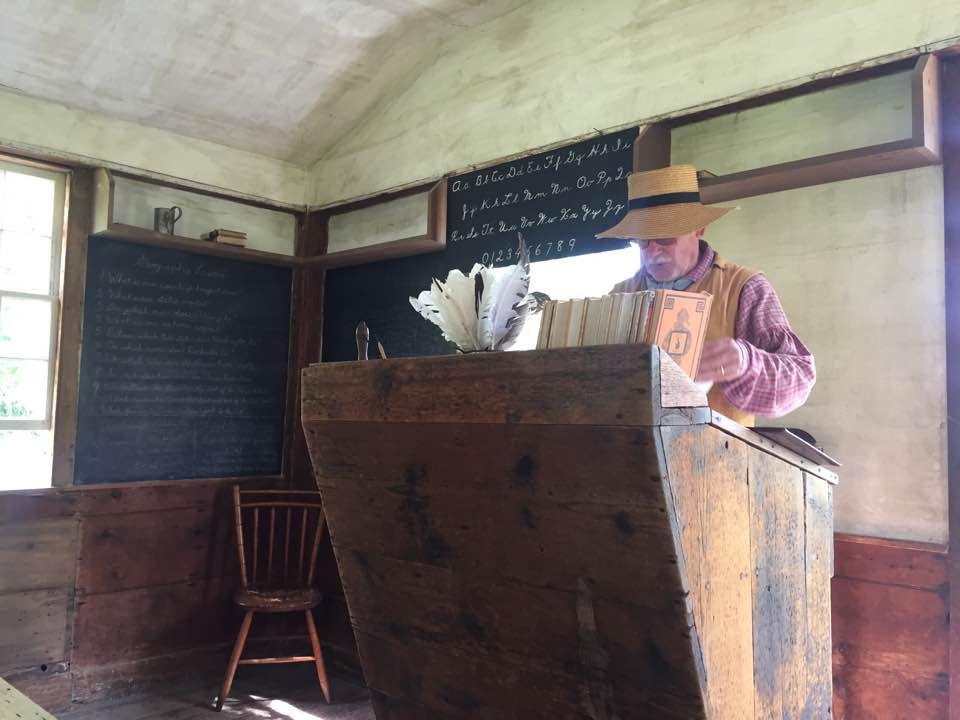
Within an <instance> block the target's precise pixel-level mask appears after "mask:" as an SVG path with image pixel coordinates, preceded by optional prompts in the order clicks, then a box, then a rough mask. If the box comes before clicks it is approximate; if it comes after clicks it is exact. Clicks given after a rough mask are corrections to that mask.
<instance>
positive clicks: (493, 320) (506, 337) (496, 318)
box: [410, 233, 549, 352]
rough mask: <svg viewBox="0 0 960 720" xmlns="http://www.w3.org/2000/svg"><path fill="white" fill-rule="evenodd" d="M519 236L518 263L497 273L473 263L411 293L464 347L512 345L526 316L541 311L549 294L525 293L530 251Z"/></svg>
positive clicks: (425, 314) (416, 306)
mask: <svg viewBox="0 0 960 720" xmlns="http://www.w3.org/2000/svg"><path fill="white" fill-rule="evenodd" d="M518 235H519V233H518ZM519 238H520V247H519V250H518V253H517V264H516V265H514V266H512V267H509V268H506V269H505V271H504V272H503V273H502V274H499V276H498V274H497V273H495V272H494V271H493V269H492V268H490V267H486V266H484V265H480V264H476V265H474V266H473V268H471V270H470V274H469V275H464V274H463V273H462V272H461V271H460V270H457V269H454V270H451V271H450V273H449V274H448V275H447V280H446V282H445V283H441V282H440V281H439V280H437V279H436V278H434V280H433V283H432V284H431V286H430V289H429V290H424V291H423V292H421V293H420V295H419V296H418V297H416V298H413V297H411V298H410V305H411V306H412V307H413V309H414V310H416V311H417V312H418V313H420V314H421V315H422V316H423V317H425V318H426V319H427V320H429V321H430V322H432V323H434V324H435V325H437V326H438V327H439V328H440V330H441V331H442V332H443V337H444V338H445V339H446V340H449V341H450V342H452V343H454V344H455V345H456V346H457V347H458V348H460V350H462V351H463V352H472V351H475V350H504V349H506V348H508V347H510V346H511V345H512V344H513V343H514V342H515V341H516V339H517V336H518V335H519V334H520V331H521V329H522V328H523V324H524V320H525V319H526V316H527V315H529V314H532V313H535V312H539V310H540V309H541V308H542V307H543V304H544V303H545V302H546V300H549V298H548V297H547V296H546V295H544V294H543V293H532V294H531V295H529V296H528V295H527V292H528V290H529V289H530V252H529V250H528V249H527V246H526V243H525V242H524V240H523V236H522V235H519Z"/></svg>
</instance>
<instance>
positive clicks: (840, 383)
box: [707, 167, 947, 543]
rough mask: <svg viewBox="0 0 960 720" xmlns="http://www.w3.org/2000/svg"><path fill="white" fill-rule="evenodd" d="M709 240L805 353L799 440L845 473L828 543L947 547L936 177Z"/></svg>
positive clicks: (847, 188)
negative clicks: (865, 540)
mask: <svg viewBox="0 0 960 720" xmlns="http://www.w3.org/2000/svg"><path fill="white" fill-rule="evenodd" d="M737 204H738V205H739V206H740V208H741V209H740V210H739V211H738V212H733V213H730V214H729V215H727V216H726V217H725V218H724V219H723V220H721V221H719V222H717V223H716V224H715V225H713V226H711V227H710V229H708V231H707V239H708V240H709V241H710V242H711V243H712V244H713V245H714V246H715V247H716V248H717V249H718V250H719V251H720V252H721V253H722V254H723V255H724V256H725V257H728V258H729V259H730V260H732V261H734V262H738V263H741V264H744V265H749V266H752V267H756V268H758V269H761V270H763V271H764V272H765V273H766V275H767V277H768V278H769V280H770V281H771V283H773V286H774V287H775V288H776V290H777V292H778V294H779V295H780V298H781V300H782V302H783V305H784V308H785V309H786V311H787V315H788V317H789V318H790V321H791V323H792V324H793V326H794V329H795V330H796V331H797V334H798V335H799V336H800V337H801V338H802V339H803V341H804V342H805V343H806V344H807V345H808V347H809V348H810V350H811V351H812V352H813V353H814V356H815V357H816V362H817V384H816V386H815V388H814V390H813V392H812V393H811V395H810V399H809V401H808V402H807V404H806V405H805V406H804V407H802V408H801V409H800V410H798V411H796V412H794V413H792V414H791V415H788V416H787V417H785V418H782V419H781V420H779V421H776V422H771V423H770V424H778V425H788V426H795V427H802V428H805V429H807V430H809V431H810V432H812V433H813V434H814V436H815V437H816V438H817V439H818V440H819V441H820V442H821V443H822V444H823V445H824V447H825V448H826V449H827V450H828V451H829V452H831V453H832V454H834V455H835V456H836V457H837V459H839V460H840V461H841V462H843V464H844V467H843V468H841V469H840V486H839V488H838V489H837V491H836V493H835V495H834V498H835V502H836V516H835V522H836V529H837V531H839V532H850V533H859V534H864V535H874V536H880V537H890V538H903V539H909V540H919V541H927V542H940V543H943V542H946V540H947V481H946V429H945V426H946V395H945V388H946V349H945V348H946V339H945V325H944V323H945V320H944V286H943V284H944V273H943V173H942V170H941V168H940V167H930V168H921V169H917V170H910V171H907V172H901V173H891V174H887V175H878V176H874V177H869V178H860V179H857V180H848V181H845V182H840V183H833V184H830V185H821V186H818V187H811V188H803V189H800V190H791V191H788V192H783V193H776V194H772V195H763V196H760V197H755V198H750V199H746V200H741V201H739V202H738V203H737Z"/></svg>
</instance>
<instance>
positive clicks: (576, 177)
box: [323, 128, 639, 361]
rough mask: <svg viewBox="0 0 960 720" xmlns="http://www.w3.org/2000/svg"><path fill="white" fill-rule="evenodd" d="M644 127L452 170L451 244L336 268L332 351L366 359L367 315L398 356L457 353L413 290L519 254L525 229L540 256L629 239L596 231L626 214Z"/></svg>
mask: <svg viewBox="0 0 960 720" xmlns="http://www.w3.org/2000/svg"><path fill="white" fill-rule="evenodd" d="M638 132H639V131H638V129H637V128H630V129H628V130H623V131H621V132H617V133H612V134H609V135H603V136H598V137H596V138H591V139H589V140H584V141H582V142H578V143H576V144H573V145H568V146H565V147H562V148H558V149H556V150H550V151H547V152H543V153H538V154H536V155H530V156H527V157H523V158H519V159H517V160H512V161H510V162H506V163H502V164H500V165H497V166H495V167H489V168H484V169H482V170H476V171H473V172H469V173H464V174H462V175H458V176H456V177H451V178H449V179H448V181H447V247H446V249H445V250H444V251H443V252H439V253H432V254H429V255H418V256H415V257H409V258H402V259H399V260H387V261H383V262H379V263H371V264H369V265H358V266H355V267H347V268H341V269H337V270H332V271H329V272H328V273H327V278H326V285H325V293H324V322H323V359H324V360H325V361H341V360H355V359H356V356H357V355H356V341H355V336H354V329H355V328H356V325H357V323H358V322H360V321H361V320H363V321H365V322H366V323H367V325H368V326H369V327H370V330H371V332H372V334H373V336H374V337H376V338H378V339H379V340H381V341H382V343H383V345H384V346H385V348H386V350H387V353H388V354H389V355H390V356H391V357H393V356H414V355H438V354H444V353H450V352H452V351H453V349H452V347H451V346H450V344H449V343H447V342H446V341H444V340H443V338H442V337H441V335H440V332H439V330H438V329H437V328H436V326H434V325H432V324H430V323H428V322H426V321H425V320H424V319H423V318H422V317H420V316H419V315H418V314H417V313H416V312H414V310H413V309H412V308H411V307H410V303H409V300H408V298H409V297H410V296H411V295H412V296H416V295H417V294H419V293H420V291H421V290H425V289H427V287H429V285H430V282H431V279H432V278H434V277H436V278H439V279H441V280H443V279H445V278H446V276H447V273H448V272H449V271H450V270H452V269H453V268H459V269H460V270H462V271H463V272H467V271H469V270H470V268H471V267H472V266H473V264H474V263H483V264H485V265H493V266H495V267H496V266H504V265H511V264H513V263H515V262H516V259H517V257H516V253H517V233H518V232H519V233H522V235H523V237H524V240H525V241H526V243H527V246H528V247H529V249H530V259H531V260H532V261H533V262H534V263H536V262H543V261H549V260H555V259H558V258H566V257H572V256H576V255H584V254H587V253H593V252H600V251H602V250H614V249H618V248H622V247H625V246H626V244H627V243H626V241H621V240H609V239H604V240H598V239H596V238H595V237H594V235H595V234H596V233H598V232H600V231H602V230H606V229H607V228H610V227H612V226H613V225H615V224H616V223H617V222H618V221H619V220H620V219H621V218H622V217H623V216H624V215H625V214H626V211H627V176H628V175H629V174H630V172H631V168H632V163H633V142H634V140H635V139H636V138H637V135H638ZM534 272H536V270H534ZM372 356H374V357H375V356H376V355H375V353H372Z"/></svg>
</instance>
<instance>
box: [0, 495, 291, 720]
mask: <svg viewBox="0 0 960 720" xmlns="http://www.w3.org/2000/svg"><path fill="white" fill-rule="evenodd" d="M270 484H273V483H270ZM232 523H233V519H232V507H231V501H230V483H229V482H222V481H220V482H214V481H195V482H175V483H164V484H145V485H141V484H136V485H130V486H125V487H115V486H114V487H112V488H97V487H95V486H94V487H90V488H82V489H81V488H74V489H62V490H43V491H37V492H33V493H21V492H12V493H0V617H3V618H5V619H12V622H4V623H3V628H4V630H3V632H2V633H0V676H4V677H6V678H7V679H8V680H9V681H10V683H11V684H12V685H14V686H16V687H17V688H19V689H20V690H21V691H22V692H24V693H26V694H27V695H28V696H30V697H31V698H33V699H34V701H36V702H38V703H39V704H40V705H42V706H44V707H45V708H46V709H48V710H51V711H55V710H57V709H59V708H62V707H64V706H65V705H67V704H69V703H70V702H71V701H75V700H87V699H92V698H97V697H102V696H105V695H112V694H114V693H116V692H118V691H122V690H123V689H124V688H127V687H130V686H131V685H133V684H135V683H137V682H138V681H140V680H142V679H143V678H146V677H150V676H158V675H163V674H165V673H167V672H170V671H171V670H177V671H184V670H189V669H198V668H199V667H200V664H201V663H208V662H209V663H216V664H217V665H218V666H219V664H220V663H221V662H222V658H221V654H222V652H223V649H224V648H225V647H227V644H228V643H229V642H230V640H231V639H232V636H233V633H234V632H235V631H236V625H237V623H236V618H235V613H234V610H233V607H232V594H233V592H234V591H235V590H236V587H237V574H238V573H237V566H236V557H235V551H234V548H233V535H232V531H233V524H232ZM10 628H12V632H10V631H9V629H10ZM212 692H215V689H214V690H213V691H212Z"/></svg>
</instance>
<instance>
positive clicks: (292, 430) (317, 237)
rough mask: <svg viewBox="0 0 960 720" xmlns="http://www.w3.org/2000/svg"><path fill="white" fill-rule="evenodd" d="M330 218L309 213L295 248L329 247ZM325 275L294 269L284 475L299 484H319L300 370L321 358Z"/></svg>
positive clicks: (315, 250) (319, 269)
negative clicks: (306, 432)
mask: <svg viewBox="0 0 960 720" xmlns="http://www.w3.org/2000/svg"><path fill="white" fill-rule="evenodd" d="M328 220H329V216H328V215H327V214H326V213H323V212H310V213H307V214H306V215H304V217H303V218H302V219H301V220H300V222H299V223H298V227H297V249H296V252H297V255H298V256H299V257H306V256H311V255H321V254H323V253H324V252H325V251H326V249H327V222H328ZM325 277H326V269H325V268H324V267H323V266H319V265H313V266H306V265H301V266H299V267H297V268H296V269H295V270H294V273H293V303H292V306H291V318H292V321H293V322H292V326H291V327H292V332H291V338H290V339H291V344H290V377H289V379H288V395H287V424H286V428H287V429H286V432H285V433H284V439H285V443H286V445H285V448H284V450H285V452H284V475H285V476H286V478H287V483H288V484H289V485H290V486H291V487H296V488H316V482H315V481H314V478H313V467H312V465H311V463H310V456H309V454H308V453H307V441H306V438H305V437H304V434H303V424H302V423H301V421H300V371H301V370H302V369H303V368H305V367H308V366H309V365H311V364H313V363H315V362H319V361H320V345H321V339H322V337H323V285H324V280H325Z"/></svg>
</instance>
